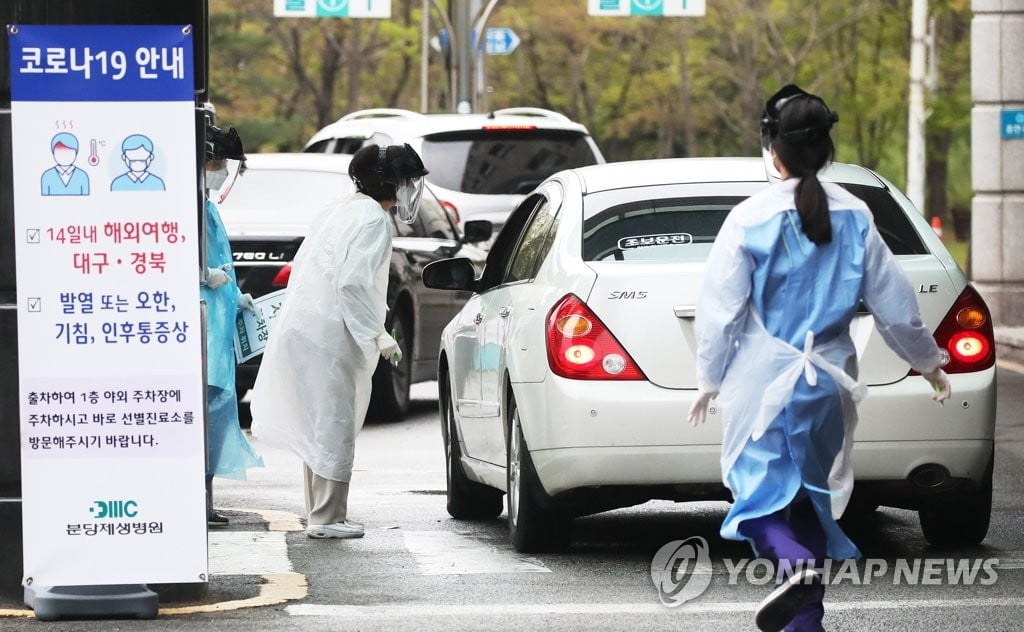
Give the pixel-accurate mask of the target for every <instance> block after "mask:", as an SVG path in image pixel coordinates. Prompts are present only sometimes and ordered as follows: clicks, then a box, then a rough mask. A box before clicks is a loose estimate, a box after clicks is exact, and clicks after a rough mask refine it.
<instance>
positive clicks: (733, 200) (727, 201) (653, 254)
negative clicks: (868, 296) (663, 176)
mask: <svg viewBox="0 0 1024 632" xmlns="http://www.w3.org/2000/svg"><path fill="white" fill-rule="evenodd" d="M840 185H841V186H843V187H845V188H846V189H848V190H849V191H850V192H851V193H853V194H854V195H856V196H857V197H859V198H861V199H862V200H864V201H865V202H866V203H867V205H868V207H869V208H870V209H871V212H872V214H873V215H874V218H875V225H876V226H877V227H878V232H879V234H881V236H882V239H883V240H885V243H886V245H888V246H889V249H890V250H892V252H893V254H896V255H910V254H925V253H927V252H928V250H927V249H926V248H925V247H924V244H923V242H922V241H921V238H920V236H919V235H918V234H917V231H916V230H915V229H914V226H913V225H912V224H911V223H910V220H909V219H908V218H907V216H906V214H905V213H904V211H903V209H902V208H901V207H900V206H899V204H898V203H897V202H896V200H895V199H893V197H892V196H891V195H890V194H889V193H888V192H887V191H886V190H885V189H881V188H879V187H872V186H865V185H860V184H842V183H840ZM729 186H730V187H733V186H735V185H733V184H730V185H729ZM660 190H662V191H663V190H664V189H663V188H661V189H660ZM702 190H704V191H706V190H707V185H702ZM641 191H643V190H641ZM636 196H637V191H632V192H623V191H614V192H604V193H601V194H595V195H591V196H588V199H587V201H586V202H585V211H584V212H585V217H584V222H583V260H584V261H701V260H703V259H705V258H706V257H707V255H708V251H709V250H710V249H711V244H712V243H713V242H714V240H715V237H716V236H717V235H718V231H719V229H721V227H722V223H723V222H724V221H725V217H726V215H728V214H729V211H730V210H732V208H733V207H734V206H736V205H737V204H739V203H740V202H742V201H743V200H745V199H746V198H747V197H748V196H746V195H722V196H715V195H694V196H679V197H656V198H653V199H642V200H637V199H636ZM628 198H632V199H629V200H628V201H625V200H626V199H628Z"/></svg>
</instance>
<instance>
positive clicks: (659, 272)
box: [423, 158, 996, 551]
mask: <svg viewBox="0 0 1024 632" xmlns="http://www.w3.org/2000/svg"><path fill="white" fill-rule="evenodd" d="M822 178H823V179H824V180H830V181H833V182H836V183H839V184H841V185H842V186H844V187H846V188H847V189H849V190H850V191H851V192H852V193H854V194H855V195H857V196H858V197H860V198H862V199H864V200H865V201H866V202H867V203H868V205H869V206H870V207H871V210H872V213H873V214H874V217H875V223H876V225H877V226H878V229H879V231H880V233H881V235H882V236H883V238H884V239H885V241H886V243H887V244H888V246H889V248H890V249H891V250H892V251H893V253H894V254H895V255H896V258H897V259H898V261H899V262H900V264H901V265H902V267H903V269H904V270H905V271H906V273H907V275H908V277H909V278H910V280H911V282H912V284H913V286H914V288H915V289H916V290H917V291H918V294H917V297H918V302H919V304H920V306H921V311H922V316H923V319H924V322H925V324H926V325H927V326H928V327H930V328H931V329H932V330H933V331H934V333H935V337H936V339H937V341H938V342H939V344H940V346H941V347H943V348H945V349H948V350H949V353H950V355H951V357H952V361H951V362H950V364H949V365H948V366H947V367H946V371H947V372H948V373H949V374H950V381H951V383H952V388H953V393H954V399H953V400H952V401H950V402H947V405H946V406H944V407H938V406H936V405H935V404H934V402H932V401H931V400H930V399H929V397H928V394H929V390H928V389H929V386H928V383H927V382H926V381H925V380H923V379H921V378H920V377H913V378H911V377H909V376H910V374H911V368H910V366H909V365H907V364H906V363H905V362H903V361H902V360H901V359H900V358H899V357H897V356H896V355H895V354H894V353H893V352H892V351H890V350H889V349H888V347H886V346H885V344H884V342H883V341H882V339H881V337H880V335H879V334H878V333H877V331H876V330H875V328H874V323H873V319H872V317H871V315H870V314H869V313H867V312H866V311H864V310H862V312H860V313H858V315H857V317H856V318H855V320H854V322H853V323H852V325H851V334H852V338H853V340H854V341H855V343H856V345H857V348H858V352H859V354H860V378H861V380H862V381H863V382H865V383H866V384H868V385H869V387H870V396H869V397H868V398H867V399H866V400H865V401H864V402H863V403H862V404H861V406H860V408H859V412H860V425H859V426H858V428H857V433H856V443H855V447H854V456H853V458H854V472H855V475H856V477H857V478H856V487H855V491H854V500H853V502H852V503H851V509H849V510H848V511H857V510H860V511H863V510H865V509H867V510H873V509H874V508H876V507H877V506H878V505H879V504H885V505H892V506H898V507H906V508H910V509H916V510H918V512H919V515H920V519H921V526H922V528H923V531H924V535H925V537H926V538H927V539H928V540H929V541H930V542H931V543H933V544H938V545H957V544H970V543H977V542H980V541H981V540H982V539H984V537H985V535H986V532H987V531H988V524H989V514H990V511H991V506H992V461H993V434H994V425H995V395H996V392H995V389H996V387H995V366H994V365H995V348H994V340H993V335H992V323H991V319H990V316H989V312H988V309H987V307H986V305H985V303H984V301H983V300H982V298H981V297H980V295H979V294H978V292H977V291H976V290H975V289H974V288H973V287H972V286H971V285H970V284H969V283H968V280H967V278H966V277H965V275H964V273H963V272H962V271H961V270H960V268H959V267H958V266H957V264H956V263H955V261H954V260H953V259H952V257H951V256H950V255H949V253H948V251H947V250H946V249H945V247H944V246H943V245H942V243H941V241H939V239H938V238H937V237H936V235H935V234H934V232H933V231H932V229H931V228H930V227H929V225H928V223H927V222H926V221H925V220H924V218H923V217H922V216H921V214H920V213H918V211H917V210H915V209H914V208H913V207H912V205H911V203H910V202H909V200H907V198H906V197H905V196H904V195H903V194H902V193H900V192H899V191H898V190H897V189H896V188H895V187H894V186H893V185H892V184H891V183H889V182H887V181H886V180H885V179H884V178H882V177H880V176H878V175H877V174H875V173H873V172H871V171H869V170H867V169H863V168H861V167H856V166H852V165H844V164H834V165H832V166H831V167H830V168H829V169H828V170H827V171H826V172H824V173H823V175H822ZM766 186H768V180H767V177H766V174H765V169H764V165H763V162H762V161H761V160H760V159H757V158H750V159H746V158H721V159H715V158H713V159H699V158H695V159H676V160H656V161H636V162H623V163H614V164H607V165H597V166H591V167H584V168H579V169H573V170H568V171H562V172H560V173H557V174H555V175H553V176H551V177H550V178H548V179H547V180H546V181H545V182H544V183H542V184H541V185H540V186H539V187H538V188H537V189H536V190H535V191H534V192H533V193H532V194H531V195H530V196H529V197H527V199H526V200H525V201H524V202H523V203H522V204H520V205H519V206H518V207H517V208H516V210H515V211H514V212H513V213H512V215H510V217H509V220H508V222H507V224H506V225H505V227H504V229H503V230H502V232H501V234H500V235H499V236H498V238H497V240H496V241H495V243H494V246H493V247H492V249H491V251H490V254H489V256H488V259H487V265H486V268H485V269H484V272H483V275H482V276H481V277H480V278H474V273H473V266H472V265H471V264H470V262H469V261H467V260H464V259H449V260H443V261H439V262H435V263H433V264H431V265H430V266H428V267H427V268H426V269H425V270H424V275H423V278H424V283H426V284H427V285H428V286H431V287H434V288H441V289H452V290H471V291H473V292H474V294H473V296H472V298H470V300H469V301H468V302H467V303H466V305H465V306H464V307H463V308H462V310H461V311H460V312H459V313H458V314H457V315H456V316H455V318H454V319H453V320H452V321H451V322H450V323H449V324H448V326H447V327H446V328H445V329H444V331H443V334H442V341H441V354H440V357H439V364H438V380H439V381H438V384H439V391H440V393H439V401H440V406H441V411H442V424H443V427H442V432H443V435H444V442H445V447H446V453H447V454H446V456H447V469H448V490H447V491H448V511H449V513H450V514H451V515H452V516H453V517H455V518H460V519H474V518H494V517H496V516H498V515H500V514H501V512H502V496H503V494H505V493H507V496H508V523H509V528H510V535H511V540H512V543H513V545H514V546H515V547H516V548H517V549H518V550H520V551H537V550H551V549H558V548H564V547H565V546H567V545H568V544H569V542H570V537H571V525H572V519H573V518H574V517H575V516H579V515H585V514H588V513H594V512H598V511H604V510H607V509H612V508H616V507H623V506H629V505H634V504H638V503H642V502H646V501H647V500H650V499H671V500H678V501H683V500H695V499H723V500H730V499H731V498H730V497H729V495H728V492H727V491H726V490H725V488H724V487H723V486H722V485H721V475H720V468H719V454H720V448H721V439H722V433H721V424H720V423H716V420H720V415H719V414H718V413H717V411H715V410H714V408H712V410H711V414H710V416H709V419H708V423H707V424H705V425H703V426H700V427H698V428H691V427H690V426H689V425H688V424H687V423H686V411H687V410H688V409H689V407H690V404H691V402H692V401H693V399H694V398H695V395H696V392H697V391H696V388H697V384H696V375H695V368H694V350H695V340H694V331H693V318H694V305H695V304H696V301H697V292H698V288H699V287H700V281H701V275H702V274H703V270H704V261H705V259H706V257H707V255H708V252H709V250H710V248H711V244H712V242H713V241H714V239H715V235H716V234H717V232H718V230H719V228H720V226H721V224H722V222H723V220H724V218H725V216H726V214H727V213H728V212H729V210H730V209H732V207H733V206H735V205H736V204H737V203H738V202H740V201H741V200H743V199H745V198H747V197H748V196H750V195H751V194H753V193H755V192H757V191H758V190H760V189H762V188H764V187H766Z"/></svg>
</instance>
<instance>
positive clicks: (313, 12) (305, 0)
mask: <svg viewBox="0 0 1024 632" xmlns="http://www.w3.org/2000/svg"><path fill="white" fill-rule="evenodd" d="M274 15H275V16H276V17H279V18H390V17H391V0H274Z"/></svg>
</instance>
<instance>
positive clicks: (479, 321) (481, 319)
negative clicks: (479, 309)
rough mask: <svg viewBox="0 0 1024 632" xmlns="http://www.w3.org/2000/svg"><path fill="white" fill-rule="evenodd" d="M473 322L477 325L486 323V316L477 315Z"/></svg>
mask: <svg viewBox="0 0 1024 632" xmlns="http://www.w3.org/2000/svg"><path fill="white" fill-rule="evenodd" d="M473 322H474V323H476V324H477V325H479V324H480V323H482V322H484V315H483V314H477V315H476V316H474V317H473Z"/></svg>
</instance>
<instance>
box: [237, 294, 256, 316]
mask: <svg viewBox="0 0 1024 632" xmlns="http://www.w3.org/2000/svg"><path fill="white" fill-rule="evenodd" d="M238 309H247V310H249V311H250V312H252V313H253V314H256V303H255V302H254V301H253V300H252V294H249V293H248V292H246V293H245V294H239V295H238ZM257 315H258V314H257Z"/></svg>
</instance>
